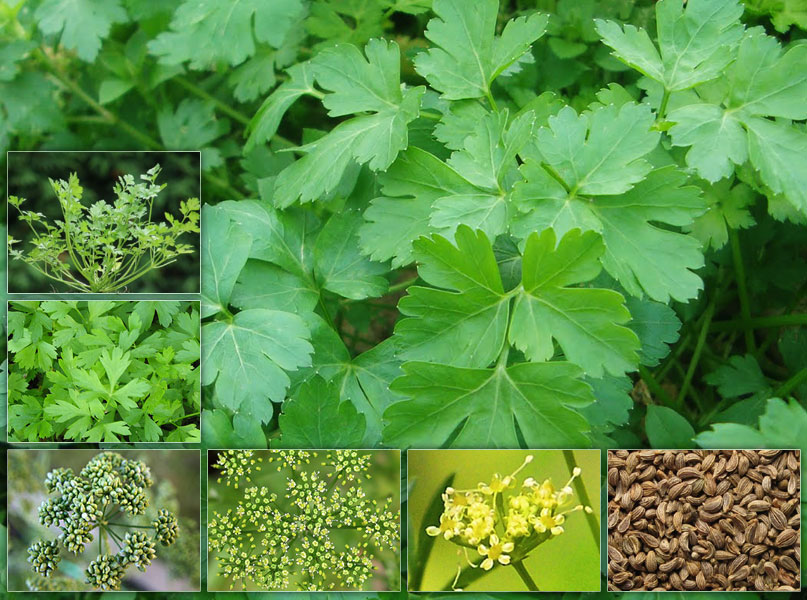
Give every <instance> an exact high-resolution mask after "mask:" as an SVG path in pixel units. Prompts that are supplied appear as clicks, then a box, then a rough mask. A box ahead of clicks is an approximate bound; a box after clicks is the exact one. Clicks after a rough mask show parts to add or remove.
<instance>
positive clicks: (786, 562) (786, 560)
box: [779, 556, 799, 573]
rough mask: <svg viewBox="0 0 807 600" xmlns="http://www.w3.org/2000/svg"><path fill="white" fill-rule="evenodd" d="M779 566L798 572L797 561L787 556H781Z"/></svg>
mask: <svg viewBox="0 0 807 600" xmlns="http://www.w3.org/2000/svg"><path fill="white" fill-rule="evenodd" d="M779 566H780V567H782V568H783V569H787V570H788V571H793V572H794V573H798V572H799V565H798V563H797V562H796V561H795V560H793V559H792V558H791V557H789V556H783V557H781V558H780V559H779Z"/></svg>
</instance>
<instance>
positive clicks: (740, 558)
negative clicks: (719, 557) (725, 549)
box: [729, 554, 748, 573]
mask: <svg viewBox="0 0 807 600" xmlns="http://www.w3.org/2000/svg"><path fill="white" fill-rule="evenodd" d="M747 562H748V555H747V554H738V555H737V558H735V559H734V560H733V561H731V564H729V573H734V572H735V571H736V570H737V569H739V568H740V567H742V566H743V565H744V564H746V563H747Z"/></svg>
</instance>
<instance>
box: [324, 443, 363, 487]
mask: <svg viewBox="0 0 807 600" xmlns="http://www.w3.org/2000/svg"><path fill="white" fill-rule="evenodd" d="M326 460H327V461H328V463H329V464H330V465H331V466H332V467H333V468H334V470H335V471H336V478H337V479H339V480H340V481H343V482H351V481H359V480H360V479H361V478H362V477H364V478H366V479H370V473H369V468H370V460H371V456H370V455H369V454H367V453H366V452H365V453H362V452H359V451H357V450H335V451H333V452H328V454H327V455H326Z"/></svg>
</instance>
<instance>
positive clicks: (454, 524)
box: [426, 513, 462, 540]
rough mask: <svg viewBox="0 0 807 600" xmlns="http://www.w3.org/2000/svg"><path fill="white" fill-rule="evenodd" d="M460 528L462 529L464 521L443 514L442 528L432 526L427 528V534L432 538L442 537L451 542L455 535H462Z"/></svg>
mask: <svg viewBox="0 0 807 600" xmlns="http://www.w3.org/2000/svg"><path fill="white" fill-rule="evenodd" d="M460 527H462V521H458V520H457V519H455V518H453V517H452V516H451V515H448V514H446V513H443V514H442V515H440V527H435V526H434V525H431V526H429V527H427V528H426V533H427V534H429V535H431V536H438V535H442V536H443V537H444V538H445V539H447V540H450V539H451V538H453V537H454V536H455V535H459V534H460Z"/></svg>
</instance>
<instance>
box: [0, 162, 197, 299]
mask: <svg viewBox="0 0 807 600" xmlns="http://www.w3.org/2000/svg"><path fill="white" fill-rule="evenodd" d="M159 174H160V165H155V166H154V167H152V168H151V169H149V170H148V171H147V172H146V173H145V174H143V175H141V176H140V181H136V180H135V178H134V176H132V175H123V176H122V177H120V178H119V180H118V182H117V183H116V184H115V187H114V188H113V191H114V192H115V197H116V199H115V201H114V202H106V201H104V200H99V201H98V202H95V203H94V204H93V205H92V206H90V207H86V206H84V205H83V204H82V203H81V196H82V193H83V191H84V190H83V189H82V187H81V185H80V183H79V180H78V177H77V176H76V174H75V173H72V174H71V175H70V176H69V177H68V179H67V181H65V180H62V179H60V180H56V181H54V180H52V179H51V180H50V185H51V188H52V189H53V192H54V193H55V194H56V197H57V199H58V201H59V206H60V208H61V212H62V217H63V218H62V220H59V221H56V222H55V223H53V224H51V223H49V222H48V221H47V220H46V218H45V216H44V215H43V214H42V213H40V212H35V211H33V210H22V208H21V206H22V205H23V203H24V202H25V198H18V197H17V196H9V199H8V203H9V204H10V205H11V206H13V207H14V208H15V209H17V210H18V211H19V213H20V219H21V220H22V221H24V222H25V223H27V225H28V226H29V227H30V228H31V231H32V232H33V238H32V239H31V240H30V245H31V246H33V248H31V249H30V250H28V251H27V252H26V251H25V250H17V249H14V248H12V245H13V244H14V243H15V242H16V241H17V240H14V239H13V238H12V237H11V236H9V238H8V246H9V254H10V255H11V257H12V258H14V259H17V260H22V261H24V262H26V263H27V264H28V265H30V266H31V267H32V268H34V269H36V270H37V271H39V272H40V273H41V274H42V275H45V276H46V277H49V278H50V279H53V280H55V281H57V282H59V283H61V284H64V285H65V286H67V287H68V288H70V289H74V290H79V291H82V292H98V293H104V292H105V293H110V292H115V291H122V290H125V288H126V286H127V285H129V284H130V283H132V282H133V281H135V280H137V279H139V278H140V277H142V276H143V275H145V274H146V273H148V272H149V271H151V270H153V269H159V268H161V267H164V266H166V265H168V264H171V263H172V262H174V261H175V260H176V259H177V258H178V257H179V256H181V255H183V254H188V253H190V252H193V247H192V246H191V245H189V244H182V243H179V242H178V238H179V237H180V236H182V235H183V234H185V233H198V232H199V199H198V198H189V199H187V200H184V201H182V202H181V203H180V206H179V210H180V214H181V215H182V217H181V218H179V219H178V218H176V217H174V216H172V215H171V214H170V213H165V219H166V222H164V223H152V220H151V218H152V208H153V205H154V199H155V198H156V197H157V194H159V193H160V192H161V191H162V190H163V189H164V188H165V185H166V184H161V185H157V183H156V180H157V177H158V176H159ZM63 257H66V258H63Z"/></svg>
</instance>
